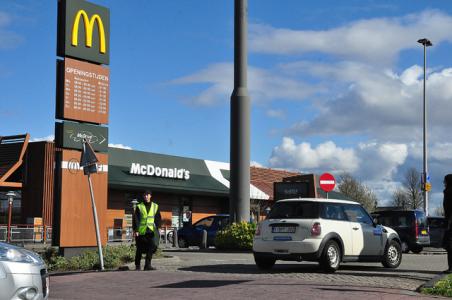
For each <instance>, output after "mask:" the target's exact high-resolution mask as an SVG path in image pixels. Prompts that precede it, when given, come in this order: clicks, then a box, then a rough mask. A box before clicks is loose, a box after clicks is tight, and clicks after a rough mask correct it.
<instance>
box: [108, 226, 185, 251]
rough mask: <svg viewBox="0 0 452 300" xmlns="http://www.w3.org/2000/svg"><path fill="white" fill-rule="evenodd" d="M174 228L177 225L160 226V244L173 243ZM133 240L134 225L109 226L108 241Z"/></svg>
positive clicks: (169, 244) (167, 244) (168, 244)
mask: <svg viewBox="0 0 452 300" xmlns="http://www.w3.org/2000/svg"><path fill="white" fill-rule="evenodd" d="M174 229H177V228H176V227H162V228H160V245H164V246H166V247H168V246H171V245H172V244H173V236H174ZM132 241H133V230H132V227H122V228H114V227H108V228H107V242H108V243H121V242H122V243H124V242H125V243H127V242H132Z"/></svg>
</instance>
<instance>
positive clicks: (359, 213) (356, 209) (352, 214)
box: [345, 204, 373, 225]
mask: <svg viewBox="0 0 452 300" xmlns="http://www.w3.org/2000/svg"><path fill="white" fill-rule="evenodd" d="M345 214H346V215H347V218H348V220H349V221H351V222H358V223H363V224H369V225H373V221H372V219H371V218H370V216H369V214H368V213H367V212H366V210H365V209H364V208H362V207H361V206H360V205H354V204H347V205H346V206H345Z"/></svg>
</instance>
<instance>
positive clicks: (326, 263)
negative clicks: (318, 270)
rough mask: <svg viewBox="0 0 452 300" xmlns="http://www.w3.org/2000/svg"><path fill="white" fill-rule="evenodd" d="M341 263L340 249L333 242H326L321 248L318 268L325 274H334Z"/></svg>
mask: <svg viewBox="0 0 452 300" xmlns="http://www.w3.org/2000/svg"><path fill="white" fill-rule="evenodd" d="M340 263H341V249H340V248H339V246H338V244H337V243H336V242H335V241H328V242H327V243H326V245H325V248H323V253H322V256H321V258H320V266H321V267H322V269H323V270H324V271H326V272H335V271H336V270H337V269H339V265H340Z"/></svg>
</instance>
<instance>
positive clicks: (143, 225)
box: [137, 202, 159, 235]
mask: <svg viewBox="0 0 452 300" xmlns="http://www.w3.org/2000/svg"><path fill="white" fill-rule="evenodd" d="M137 208H138V209H139V210H140V213H141V218H140V225H139V227H138V233H139V234H140V235H145V234H146V230H147V228H149V229H150V230H151V231H152V232H155V231H156V226H155V223H154V219H155V214H156V213H157V210H158V209H159V206H158V204H156V203H154V202H152V203H151V207H150V208H149V212H148V211H147V210H146V206H145V205H144V203H140V204H138V205H137Z"/></svg>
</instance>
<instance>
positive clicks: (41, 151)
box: [0, 142, 316, 247]
mask: <svg viewBox="0 0 452 300" xmlns="http://www.w3.org/2000/svg"><path fill="white" fill-rule="evenodd" d="M18 145H19V146H17V147H16V149H15V150H14V151H10V152H8V151H6V150H5V149H6V148H5V145H2V144H1V143H0V165H4V166H6V165H7V164H6V162H8V163H9V165H11V164H12V163H14V162H15V161H21V162H22V163H21V166H20V167H19V168H17V170H16V171H14V173H13V175H12V176H10V177H9V179H8V178H1V177H0V179H2V180H3V182H0V204H1V205H0V224H6V221H7V220H6V216H7V209H6V208H7V197H6V193H7V192H9V191H11V190H13V191H14V192H15V194H16V196H15V199H14V203H15V205H14V210H13V224H33V223H36V220H40V223H41V222H42V224H43V225H46V226H48V227H53V230H54V232H58V231H59V230H60V228H58V226H59V224H65V225H64V226H69V227H70V228H65V229H64V230H65V231H64V232H65V234H66V235H67V236H69V240H70V236H71V235H72V234H73V235H74V236H76V235H83V234H84V232H85V233H86V232H92V231H93V230H94V227H93V226H94V225H93V217H92V212H91V203H90V199H89V194H80V196H77V197H78V198H77V201H72V202H73V203H72V202H71V205H70V206H67V207H63V205H65V204H64V199H58V195H61V194H62V193H61V192H59V190H61V189H63V187H62V186H58V185H59V184H58V182H59V180H58V177H59V176H60V174H61V173H62V172H67V174H69V175H68V176H69V177H70V176H71V175H73V176H78V177H81V176H80V173H82V174H83V169H82V168H80V165H79V161H80V156H79V155H80V153H79V152H76V151H74V153H75V154H76V155H75V156H73V157H63V159H62V162H61V164H58V163H57V164H55V161H58V160H55V156H57V155H58V153H59V152H60V151H61V149H59V148H57V147H55V144H54V143H53V142H32V143H29V144H28V145H27V146H25V145H23V143H22V144H20V143H19V144H18ZM20 145H22V147H21V146H20ZM24 146H25V147H26V149H22V148H23V147H24ZM22 150H23V157H21V158H20V157H19V156H20V154H19V152H20V151H22ZM7 152H8V153H9V154H8V153H7ZM2 159H3V161H2ZM2 170H3V171H2V172H3V174H5V172H4V170H5V169H2ZM250 172H251V184H250V199H251V200H250V201H251V203H250V206H251V212H250V215H251V219H252V220H257V219H259V218H262V217H263V216H264V215H265V208H267V207H268V206H270V205H271V203H272V201H273V186H274V182H280V181H283V180H284V178H291V177H293V176H298V177H300V176H303V175H300V174H299V173H294V172H288V171H283V170H274V169H268V168H260V167H251V168H250ZM1 175H2V173H0V176H1ZM105 175H107V176H105ZM103 176H104V177H105V178H107V180H108V185H107V186H108V189H107V191H105V193H106V194H107V197H105V199H106V201H101V200H97V199H96V206H97V213H98V216H99V224H100V231H101V235H102V236H103V243H105V242H106V241H107V238H108V235H109V234H110V233H109V229H110V230H111V229H112V228H127V227H129V226H131V216H132V211H133V202H134V200H138V201H140V200H142V193H143V191H144V190H145V189H150V190H152V191H153V198H154V201H155V202H156V203H158V204H159V207H160V210H161V214H162V219H163V224H162V225H163V226H166V227H181V226H183V224H184V223H185V222H188V223H194V222H196V221H197V220H199V219H201V218H203V217H205V216H208V215H212V214H219V213H228V212H229V164H228V163H225V162H217V161H209V160H202V159H194V158H187V157H178V156H171V155H165V154H157V153H150V152H143V151H136V150H128V149H119V148H111V147H110V148H108V162H106V161H100V162H99V164H98V173H97V174H92V175H91V177H92V179H93V185H94V188H96V184H97V181H98V180H101V178H103ZM305 179H306V178H305ZM12 181H15V182H14V183H15V184H14V185H11V183H13V182H12ZM308 181H309V182H310V184H311V183H313V182H314V177H313V179H308ZM63 184H65V183H64V182H63ZM65 185H66V186H65V187H64V188H65V189H66V192H65V193H64V195H68V194H69V193H72V194H75V195H78V193H79V192H80V191H81V190H82V189H86V187H83V185H86V186H87V185H88V181H87V178H86V176H85V179H84V180H83V181H80V182H78V183H77V184H75V185H70V184H69V185H68V184H65ZM311 190H312V189H311ZM311 192H312V191H310V193H311ZM307 196H316V195H315V194H312V193H311V194H309V195H307ZM99 198H102V197H99ZM86 208H88V209H86ZM69 215H70V216H71V219H74V216H75V217H76V220H77V221H76V222H73V223H71V224H69V225H68V224H66V223H64V222H60V221H61V220H62V219H64V218H65V217H67V216H69ZM61 226H63V225H61ZM55 236H57V234H56V235H55V234H54V239H55ZM74 239H75V238H74ZM60 242H61V241H58V240H56V241H55V242H54V243H55V244H56V245H59V244H60ZM65 243H66V245H68V247H70V246H71V244H70V241H65Z"/></svg>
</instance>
